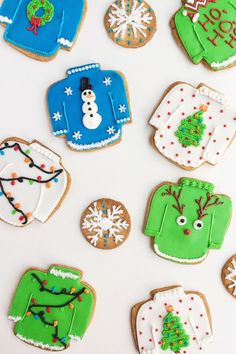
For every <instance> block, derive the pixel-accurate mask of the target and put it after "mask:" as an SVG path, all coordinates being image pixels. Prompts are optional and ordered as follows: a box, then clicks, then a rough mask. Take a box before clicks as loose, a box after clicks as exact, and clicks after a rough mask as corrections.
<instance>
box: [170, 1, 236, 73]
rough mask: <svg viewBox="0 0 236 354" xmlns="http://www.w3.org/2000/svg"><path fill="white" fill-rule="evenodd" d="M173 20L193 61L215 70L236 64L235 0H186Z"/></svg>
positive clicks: (178, 37)
mask: <svg viewBox="0 0 236 354" xmlns="http://www.w3.org/2000/svg"><path fill="white" fill-rule="evenodd" d="M182 2H183V5H182V7H181V8H180V10H179V11H178V12H177V13H176V14H175V15H174V17H173V20H172V29H173V33H174V35H175V37H176V39H177V41H178V42H179V43H181V45H182V46H183V47H184V49H185V51H186V52H187V54H188V56H189V58H190V59H191V61H192V62H193V63H194V64H198V63H200V62H201V61H203V62H204V63H205V64H206V65H207V66H208V67H209V68H210V69H212V70H221V69H225V68H229V67H232V66H234V65H235V64H236V22H235V19H236V2H235V0H183V1H182Z"/></svg>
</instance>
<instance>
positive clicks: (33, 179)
mask: <svg viewBox="0 0 236 354" xmlns="http://www.w3.org/2000/svg"><path fill="white" fill-rule="evenodd" d="M69 187H70V175H69V174H68V172H67V171H66V170H65V169H64V167H63V166H62V164H61V159H60V157H59V156H58V155H56V154H55V153H54V152H52V151H51V150H49V149H48V148H46V147H45V146H43V145H42V144H40V143H39V142H37V141H33V142H32V143H27V142H26V141H24V140H22V139H18V138H9V139H6V140H4V141H3V142H2V144H1V145H0V219H1V220H3V221H5V222H6V223H8V224H11V225H13V226H25V225H28V224H30V223H31V222H32V221H34V220H38V221H40V222H42V223H44V222H46V221H47V220H48V219H49V218H50V216H51V215H52V214H53V213H54V212H55V211H56V210H57V209H58V208H59V207H60V205H61V203H62V201H63V199H64V197H65V195H66V193H67V191H68V190H69Z"/></svg>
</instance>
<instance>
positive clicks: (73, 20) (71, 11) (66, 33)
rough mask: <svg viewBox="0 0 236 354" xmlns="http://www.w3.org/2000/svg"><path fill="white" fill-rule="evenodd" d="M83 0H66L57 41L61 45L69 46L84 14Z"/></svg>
mask: <svg viewBox="0 0 236 354" xmlns="http://www.w3.org/2000/svg"><path fill="white" fill-rule="evenodd" d="M84 8H85V1H84V0H66V2H65V10H64V12H63V16H62V22H61V30H60V33H59V36H58V40H57V41H58V43H59V44H60V45H61V47H64V48H71V47H72V46H73V41H74V39H75V37H76V35H77V31H78V28H79V25H80V23H81V21H82V18H83V15H84Z"/></svg>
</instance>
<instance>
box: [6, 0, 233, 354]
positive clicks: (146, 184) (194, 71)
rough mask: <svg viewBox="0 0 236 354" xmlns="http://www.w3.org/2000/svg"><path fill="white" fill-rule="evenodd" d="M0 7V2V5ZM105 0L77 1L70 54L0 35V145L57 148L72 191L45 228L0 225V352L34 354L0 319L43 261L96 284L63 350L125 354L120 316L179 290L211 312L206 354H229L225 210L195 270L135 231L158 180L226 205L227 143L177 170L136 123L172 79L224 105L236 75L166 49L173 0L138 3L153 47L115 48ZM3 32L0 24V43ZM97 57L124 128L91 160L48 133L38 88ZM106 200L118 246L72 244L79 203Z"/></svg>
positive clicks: (126, 324)
mask: <svg viewBox="0 0 236 354" xmlns="http://www.w3.org/2000/svg"><path fill="white" fill-rule="evenodd" d="M0 2H1V1H0ZM109 4H110V0H96V1H94V0H88V5H89V9H88V13H87V17H86V19H85V22H84V26H83V28H82V30H81V33H80V35H79V37H78V41H77V43H76V45H75V47H74V49H73V51H72V52H71V53H67V52H65V51H60V53H59V55H58V56H57V57H56V58H55V59H54V60H53V61H51V62H49V63H41V62H37V61H34V60H32V59H30V58H27V57H25V56H23V55H22V54H20V53H18V52H17V51H16V50H14V49H12V48H11V47H10V46H8V45H7V44H6V43H5V42H4V41H3V39H2V38H1V39H0V47H1V49H0V93H1V104H0V112H1V118H0V119H1V129H0V138H1V139H4V138H6V137H9V136H18V137H21V138H23V139H25V140H28V141H31V140H32V139H34V138H36V139H38V140H39V141H41V142H42V143H44V144H45V145H47V146H48V147H50V148H51V149H53V150H55V152H57V153H59V154H60V155H61V156H62V158H63V162H64V166H65V167H66V168H67V169H68V171H70V173H71V176H72V187H71V190H70V192H69V194H68V196H67V198H66V199H65V201H64V203H63V205H62V207H61V209H60V210H59V211H58V212H57V213H56V214H55V215H54V217H53V218H51V219H50V220H49V221H48V222H47V223H46V224H40V223H38V222H35V223H33V224H32V225H30V226H28V227H26V228H23V229H17V228H14V227H12V226H9V225H6V224H4V223H3V222H1V223H0V238H1V247H0V260H1V268H0V279H1V281H0V342H1V346H0V348H1V349H0V351H1V353H3V354H15V353H16V352H17V353H18V354H27V353H30V354H34V353H35V354H37V353H40V349H36V348H33V347H31V346H29V345H27V344H24V343H23V342H21V341H20V340H18V339H17V338H16V337H14V335H13V332H12V328H13V326H12V325H13V324H12V323H11V322H10V321H9V320H8V319H7V310H8V306H9V302H10V299H11V296H12V294H13V292H14V290H15V286H16V284H17V282H18V280H19V278H20V276H21V274H22V273H23V272H24V271H25V270H26V269H27V268H28V267H31V266H35V267H40V268H47V267H48V266H49V265H50V264H51V263H60V264H65V265H71V266H74V267H77V268H79V269H82V270H83V271H84V279H85V280H86V281H87V282H89V283H90V284H91V285H93V287H94V288H95V289H96V292H97V308H96V313H95V317H94V320H93V322H92V325H91V327H90V328H89V330H88V332H87V333H86V335H85V338H84V340H83V342H82V343H73V342H72V344H71V347H70V348H69V349H68V351H67V352H68V354H69V353H71V354H73V353H81V354H92V353H93V354H95V353H96V354H121V353H122V354H135V353H136V350H135V346H134V343H133V338H132V334H131V326H130V309H131V307H132V305H134V304H135V303H136V302H138V301H142V300H144V299H148V298H149V292H150V291H151V290H152V289H154V288H159V287H162V286H168V285H173V284H182V285H183V286H184V288H185V289H186V290H198V291H201V292H203V293H204V294H205V295H206V296H207V299H208V302H209V304H210V306H211V310H212V317H213V324H214V334H215V338H214V344H212V345H211V347H210V348H209V352H208V353H209V354H235V345H234V338H235V314H236V300H235V299H234V298H233V297H231V296H230V295H229V294H228V293H227V292H226V290H225V289H224V287H223V285H222V283H221V279H220V272H221V268H222V266H223V264H224V263H225V262H226V260H227V259H228V258H229V257H230V256H231V255H232V254H233V253H236V229H235V215H233V218H232V224H231V227H230V229H229V232H228V234H227V237H226V239H225V243H224V246H223V249H222V250H220V251H212V252H211V253H210V255H209V257H208V258H207V260H206V261H204V262H203V263H202V264H200V265H195V266H185V265H178V264H174V263H171V262H168V261H165V260H162V259H160V258H158V257H157V256H156V255H155V253H154V252H153V251H152V248H151V245H150V241H149V239H148V238H147V237H145V236H144V235H143V232H142V228H143V220H144V215H145V210H146V206H147V200H148V198H149V195H150V193H151V192H152V190H153V189H154V188H155V187H156V186H157V185H158V184H159V183H160V182H162V181H164V180H166V181H173V182H175V181H177V179H179V178H180V177H182V176H191V177H196V178H200V179H204V180H209V181H212V182H213V183H214V184H215V185H216V192H220V193H225V194H228V195H230V196H231V197H232V198H233V200H234V202H235V178H236V171H235V152H236V150H235V145H234V146H232V147H231V149H230V151H229V152H228V153H227V154H226V156H225V158H224V159H223V160H222V161H221V162H220V163H219V164H218V165H217V166H216V167H211V166H210V165H205V166H203V167H201V168H200V169H198V170H197V171H194V172H191V173H189V172H185V171H183V170H181V169H180V168H178V167H176V166H174V165H172V164H171V163H169V162H168V161H167V160H165V159H164V158H163V157H162V156H161V155H159V154H158V153H157V151H155V150H154V148H153V147H152V146H151V144H150V142H149V139H150V137H151V135H152V132H153V130H152V128H151V127H149V126H148V124H147V123H148V119H149V117H150V115H151V113H152V111H153V109H154V108H155V106H156V105H157V102H158V100H159V98H160V96H161V95H162V94H163V92H164V91H165V89H166V88H167V87H168V85H170V84H172V83H173V82H175V81H178V80H181V81H186V82H189V83H192V84H194V85H197V84H198V83H200V82H204V83H206V84H208V85H209V86H211V87H214V88H216V89H218V90H220V91H222V92H224V93H225V94H226V95H227V96H228V98H229V99H230V100H231V101H232V103H233V102H234V101H235V73H236V68H232V69H230V70H225V71H222V72H211V71H209V70H208V69H206V68H205V67H204V66H203V65H198V66H194V65H193V64H192V63H191V62H190V61H188V59H187V57H186V56H185V55H184V54H183V52H182V51H181V49H180V48H179V47H178V45H176V43H175V41H174V39H173V37H172V35H171V31H170V28H169V20H170V18H171V16H172V15H173V13H174V12H175V11H176V10H177V9H178V7H179V5H180V1H179V0H165V1H164V0H163V1H155V0H149V4H150V5H151V6H152V7H153V8H154V9H155V11H156V15H157V19H158V31H157V33H156V35H155V37H154V38H153V40H152V41H151V42H150V43H149V44H148V45H147V46H145V47H143V48H141V49H125V48H122V47H119V46H117V45H115V44H114V43H113V42H112V41H111V40H110V39H109V37H108V36H107V34H106V32H105V30H104V27H103V16H104V13H105V11H106V9H107V7H108V6H109ZM3 33H4V29H3V28H0V37H2V35H3ZM90 62H99V63H101V65H102V68H103V69H115V70H120V71H122V72H123V73H124V74H125V75H126V78H127V80H128V83H129V89H130V94H131V104H132V112H133V124H132V125H128V126H125V127H124V129H123V139H122V142H121V143H120V144H119V145H115V146H113V147H110V148H108V149H105V150H101V151H98V152H93V153H76V152H72V151H70V150H69V149H68V148H67V146H66V144H65V142H64V141H63V139H60V138H55V137H53V136H52V134H51V126H50V121H49V118H48V113H47V108H46V91H47V88H48V86H49V85H50V84H52V83H53V82H55V81H58V80H61V79H62V78H63V77H64V75H65V71H66V70H67V68H69V67H71V66H77V65H83V64H86V63H90ZM100 197H110V198H113V199H116V200H120V201H121V202H123V203H124V204H125V205H126V207H127V208H128V210H129V211H130V214H131V217H132V224H133V225H132V232H131V235H130V238H129V239H128V241H127V242H126V243H125V244H124V245H123V246H122V247H120V248H118V249H117V250H114V251H100V250H97V249H95V248H93V247H92V246H90V245H89V243H88V242H87V241H86V240H85V239H84V238H83V236H82V235H81V232H80V228H79V221H80V216H81V213H82V212H83V210H84V209H85V208H86V207H87V205H88V204H90V202H91V201H93V200H95V199H97V198H100Z"/></svg>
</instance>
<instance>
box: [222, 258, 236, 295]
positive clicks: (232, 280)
mask: <svg viewBox="0 0 236 354" xmlns="http://www.w3.org/2000/svg"><path fill="white" fill-rule="evenodd" d="M221 276H222V281H223V284H224V287H225V288H226V290H227V291H228V292H229V293H230V295H232V296H233V297H234V298H235V299H236V255H234V256H232V257H231V258H230V259H229V260H228V261H227V262H226V264H225V265H224V267H223V269H222V274H221Z"/></svg>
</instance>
